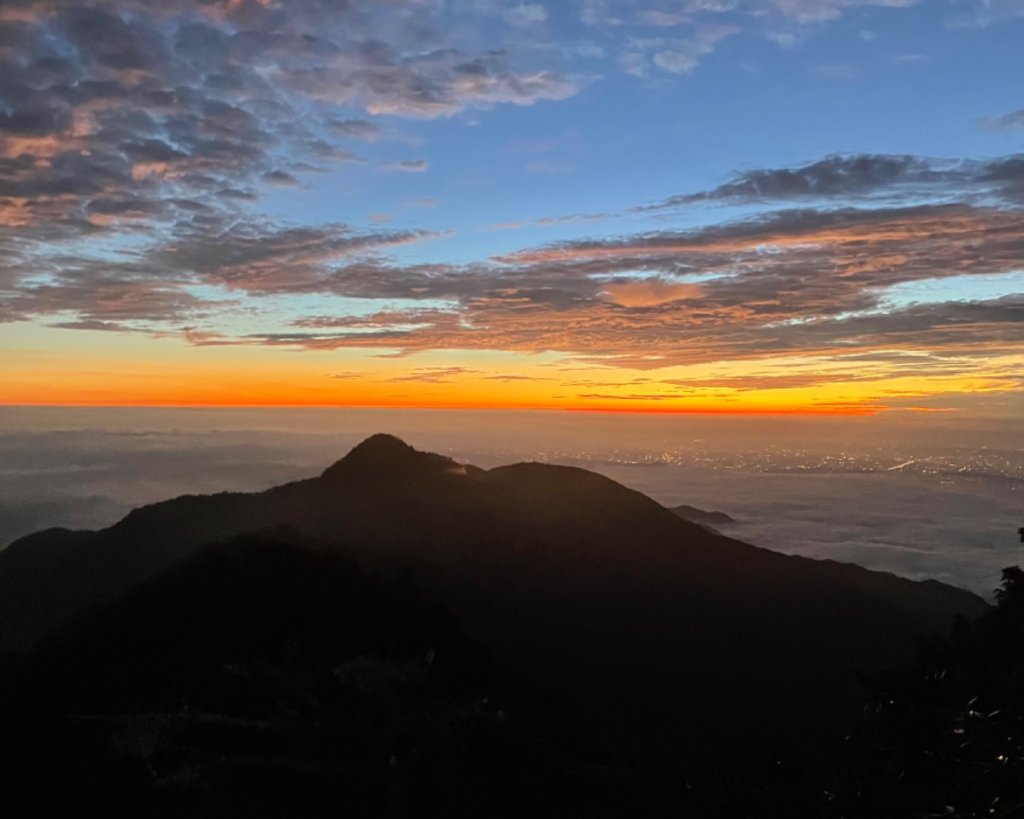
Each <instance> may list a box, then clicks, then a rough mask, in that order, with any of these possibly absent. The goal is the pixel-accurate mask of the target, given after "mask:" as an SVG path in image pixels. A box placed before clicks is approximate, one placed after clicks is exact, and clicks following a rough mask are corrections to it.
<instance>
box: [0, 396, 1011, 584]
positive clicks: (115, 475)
mask: <svg viewBox="0 0 1024 819" xmlns="http://www.w3.org/2000/svg"><path fill="white" fill-rule="evenodd" d="M843 423H845V424H846V426H839V425H838V424H843ZM829 424H831V426H830V425H829ZM856 426H857V425H856V423H855V422H852V421H847V422H842V421H836V422H835V423H833V422H814V421H800V420H789V421H784V420H781V419H780V420H777V421H774V422H773V421H770V420H764V419H762V420H759V421H756V422H754V421H751V422H746V421H742V420H730V419H700V418H670V419H660V418H649V417H645V416H636V415H629V416H613V417H609V416H605V415H597V414H579V413H504V412H492V413H487V412H482V413H468V412H466V411H461V412H441V411H430V412H426V411H385V410H273V411H268V410H99V409H97V410H51V409H47V410H27V409H23V410H16V409H13V408H7V409H2V410H0V547H2V546H4V545H6V544H7V543H9V542H11V541H13V540H14V539H16V538H18V537H20V536H22V535H25V534H28V533H30V532H33V531H36V530H39V529H42V528H47V527H50V526H67V527H71V528H96V527H102V526H108V525H110V524H112V523H114V522H115V521H117V520H118V519H119V518H120V517H122V516H123V515H124V514H126V513H127V512H128V511H129V510H130V509H132V508H133V507H135V506H139V505H143V504H146V503H151V502H154V501H157V500H162V499H165V498H169V497H173V496H177V495H181V494H190V493H210V492H219V491H223V490H236V491H255V490H260V489H264V488H267V487H270V486H273V485H275V484H279V483H283V482H286V481H290V480H295V479H299V478H304V477H308V476H310V475H313V474H317V473H318V472H320V471H321V470H323V469H324V468H325V467H327V466H328V465H330V463H332V462H333V461H335V460H337V459H338V458H340V457H342V456H343V455H344V454H345V452H347V451H348V449H349V448H351V447H352V446H353V445H355V444H356V443H358V442H359V441H360V440H361V439H362V438H364V437H366V436H367V435H369V434H371V433H373V432H378V431H387V432H392V433H395V434H398V435H401V436H402V437H404V438H405V439H406V440H408V441H409V442H410V443H412V444H414V445H415V446H417V447H419V448H422V449H431V450H434V451H439V452H443V453H445V454H448V455H451V456H453V457H456V458H458V459H460V460H465V461H470V462H473V463H477V464H479V465H481V466H485V467H490V466H495V465H498V464H500V463H509V462H514V461H520V460H543V461H549V462H554V463H570V464H574V465H580V466H585V467H587V468H590V469H594V470H595V471H599V472H602V473H604V474H606V475H608V476H609V477H612V478H614V479H615V480H617V481H620V482H621V483H623V484H625V485H627V486H630V487H632V488H634V489H638V490H640V491H642V492H644V493H646V494H648V495H650V496H651V497H653V498H655V499H656V500H658V501H660V502H662V503H665V504H667V505H676V504H682V503H687V504H691V505H693V506H697V507H700V508H704V509H708V510H719V511H723V512H726V513H728V514H729V515H731V516H732V517H733V518H735V519H736V521H737V522H736V524H734V525H731V526H728V527H725V528H723V532H724V533H725V534H728V535H730V536H733V537H736V538H739V539H741V540H744V541H747V542H750V543H754V544H756V545H759V546H764V547H767V548H771V549H775V550H778V551H783V552H788V553H793V554H801V555H806V556H809V557H815V558H831V559H835V560H842V561H849V562H854V563H858V564H860V565H862V566H865V567H867V568H871V569H881V570H885V571H891V572H895V573H897V574H901V575H904V576H907V577H911V578H915V579H923V578H936V579H939V580H943V581H946V582H950V583H955V584H957V585H961V586H964V587H967V588H970V589H972V590H975V591H977V592H979V593H982V594H986V595H988V594H990V593H991V591H992V589H994V588H995V586H996V585H997V584H998V581H999V573H1000V570H1001V569H1002V568H1004V567H1005V566H1008V565H1013V564H1016V563H1018V562H1020V558H1021V554H1022V551H1021V546H1020V544H1019V543H1018V541H1017V536H1016V529H1017V527H1018V526H1022V525H1024V481H1022V480H1020V479H1019V478H1014V477H1012V476H1005V475H998V474H982V475H978V474H962V475H961V474H955V473H953V474H916V473H908V472H903V471H886V470H884V469H883V470H879V471H861V472H857V471H852V472H847V471H835V470H834V469H832V468H830V467H829V468H826V467H822V466H820V463H821V459H820V453H823V452H829V451H832V452H833V454H834V452H835V451H839V450H844V449H845V448H848V447H856V446H863V445H864V443H865V440H864V438H863V430H864V429H868V428H865V427H863V426H861V427H860V431H857V430H856V429H854V428H855V427H856ZM842 431H845V432H844V434H843V435H840V434H839V433H840V432H842ZM869 432H870V429H869ZM876 432H879V433H880V432H882V430H876ZM890 437H892V439H893V440H899V441H901V442H903V443H902V445H903V446H907V444H906V438H907V435H906V433H905V431H904V432H903V433H900V432H899V431H898V430H897V431H896V432H895V433H893V436H890ZM927 438H928V436H924V439H927ZM883 439H885V436H884V435H881V434H879V435H876V436H875V439H873V440H875V442H876V444H877V441H880V440H883ZM885 440H888V439H885ZM963 442H964V443H965V446H968V447H975V446H984V444H979V443H978V441H977V440H973V439H971V437H970V436H969V435H964V436H963ZM883 445H891V446H895V444H894V443H892V444H884V440H883V444H880V445H878V446H883ZM922 446H924V444H920V443H919V444H918V445H917V447H918V449H917V450H915V451H920V449H921V447H922ZM779 447H784V448H785V447H788V449H786V451H787V452H790V453H796V455H791V456H790V457H791V458H796V460H797V463H798V464H800V463H803V464H804V467H805V468H804V467H802V468H801V469H800V470H797V471H786V470H783V471H772V470H771V467H770V465H769V467H765V466H764V464H763V462H761V461H759V460H758V459H757V457H750V458H748V457H747V456H748V454H749V455H751V456H757V455H758V454H759V453H762V452H763V451H765V450H766V449H767V448H774V449H776V450H777V449H778V448H779ZM693 453H700V457H684V456H688V455H692V454H693ZM801 458H802V459H803V461H801V460H800V459H801Z"/></svg>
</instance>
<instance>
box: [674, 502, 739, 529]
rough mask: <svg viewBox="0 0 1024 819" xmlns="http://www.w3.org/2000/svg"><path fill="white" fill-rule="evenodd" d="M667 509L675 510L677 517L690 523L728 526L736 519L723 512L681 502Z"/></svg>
mask: <svg viewBox="0 0 1024 819" xmlns="http://www.w3.org/2000/svg"><path fill="white" fill-rule="evenodd" d="M669 511H671V512H675V513H676V514H677V515H679V517H681V518H684V519H685V520H688V521H690V522H692V523H700V524H701V525H704V526H728V525H729V524H730V523H735V522H736V521H735V520H734V519H733V518H731V517H729V516H728V515H727V514H725V512H706V511H704V510H703V509H698V508H697V507H696V506H689V505H687V504H685V503H684V504H682V505H681V506H670V507H669Z"/></svg>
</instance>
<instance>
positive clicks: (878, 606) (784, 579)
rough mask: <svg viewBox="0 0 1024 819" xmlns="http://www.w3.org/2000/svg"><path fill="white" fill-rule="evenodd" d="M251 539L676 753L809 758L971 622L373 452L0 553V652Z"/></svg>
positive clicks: (862, 585)
mask: <svg viewBox="0 0 1024 819" xmlns="http://www.w3.org/2000/svg"><path fill="white" fill-rule="evenodd" d="M269 530H274V531H286V532H288V533H290V534H289V535H288V538H289V539H292V540H294V539H296V538H297V539H299V540H303V539H313V540H315V541H316V542H318V543H321V544H326V546H327V547H328V548H329V549H331V550H333V551H335V552H337V553H339V554H342V555H344V556H346V557H347V558H350V559H352V560H354V561H356V562H357V563H358V564H359V565H360V566H362V567H363V569H364V570H365V571H368V572H371V573H375V574H379V575H381V576H385V577H409V578H413V579H414V581H415V582H416V584H417V585H419V586H420V587H422V588H423V589H424V591H425V593H426V594H428V595H430V596H432V597H433V598H436V599H438V600H440V601H442V602H443V603H444V604H445V605H446V606H447V607H448V608H449V609H450V610H451V611H452V612H453V614H454V615H455V616H456V617H457V618H458V619H459V620H460V621H461V622H462V623H463V625H464V627H465V629H466V631H467V632H468V634H469V635H470V637H471V638H472V639H474V640H479V641H481V642H482V643H484V644H486V645H487V646H489V647H490V649H491V650H492V651H493V654H494V658H495V661H496V663H498V665H499V666H500V667H502V668H506V669H512V670H513V671H514V673H515V675H516V677H517V679H521V680H522V681H524V684H529V685H537V686H542V687H546V688H550V689H552V690H554V689H557V690H563V691H567V692H572V694H573V696H576V695H578V696H579V698H580V699H579V702H580V703H584V702H585V703H586V704H587V706H586V707H588V708H592V709H600V711H601V713H602V714H604V715H605V717H604V721H605V722H607V724H608V726H609V728H608V730H609V731H620V732H622V733H623V734H628V733H631V732H632V733H633V734H644V735H645V736H649V735H650V734H651V733H652V732H660V733H662V734H664V735H665V736H666V737H672V738H673V741H674V742H675V743H676V745H678V746H680V747H681V746H685V745H687V743H690V742H692V743H700V742H703V741H704V740H705V739H706V738H707V737H708V736H710V735H711V734H712V733H714V734H715V736H717V737H718V738H719V740H720V741H722V742H725V741H726V738H727V737H729V736H733V737H735V738H736V739H737V740H738V741H744V742H747V741H752V740H751V737H752V735H753V734H763V735H764V736H765V737H775V736H791V737H795V738H796V740H795V741H800V742H803V741H811V740H812V739H813V737H814V736H816V735H817V734H819V733H823V732H827V731H829V730H831V729H832V728H833V727H835V726H836V725H837V724H838V723H839V722H841V720H842V719H843V717H844V715H845V714H848V713H851V712H852V711H853V710H854V709H855V707H856V703H857V698H856V692H855V681H856V673H857V672H861V673H864V674H871V673H873V672H874V671H876V670H877V669H879V668H882V667H885V666H887V665H890V664H893V663H896V662H899V661H901V660H903V659H905V658H907V657H908V656H909V655H910V653H911V652H912V651H913V648H914V646H915V644H916V641H917V640H918V638H919V636H920V635H922V634H927V633H933V632H940V631H945V630H946V629H947V628H948V627H949V625H950V624H951V623H952V621H953V619H954V618H955V617H956V616H960V615H962V616H966V617H974V616H976V615H978V614H979V613H981V612H982V611H984V610H985V609H986V608H987V607H986V604H985V603H984V602H983V601H982V600H981V599H980V598H978V597H976V596H975V595H972V594H970V593H968V592H965V591H962V590H960V589H956V588H953V587H950V586H947V585H943V584H941V583H937V582H934V581H926V582H912V581H909V580H906V579H902V578H898V577H895V576H893V575H888V574H884V573H880V572H871V571H867V570H865V569H862V568H860V567H857V566H853V565H847V564H841V563H837V562H833V561H816V560H809V559H805V558H801V557H794V556H786V555H782V554H778V553H775V552H771V551H768V550H765V549H759V548H756V547H754V546H750V545H748V544H745V543H741V542H739V541H736V540H733V539H731V538H728V537H724V536H722V535H719V534H717V533H714V532H711V531H708V530H707V529H705V528H703V527H702V526H700V525H697V524H695V523H692V522H690V521H687V520H685V519H683V518H681V517H680V516H679V515H678V514H676V513H674V512H672V511H670V510H668V509H666V508H664V507H663V506H661V505H660V504H658V503H656V502H655V501H653V500H651V499H650V498H648V497H646V496H644V495H642V494H640V493H639V492H635V491H632V490H630V489H628V488H626V487H624V486H622V485H620V484H618V483H616V482H614V481H612V480H610V479H608V478H605V477H603V476H600V475H597V474H594V473H591V472H587V471H585V470H582V469H576V468H570V467H562V466H552V465H545V464H537V463H523V464H516V465H513V466H504V467H498V468H495V469H490V470H483V469H479V468H477V467H474V466H469V465H464V464H459V463H457V462H455V461H453V460H451V459H449V458H445V457H443V456H440V455H436V454H429V453H423V452H419V451H417V450H415V449H413V448H412V447H410V446H408V445H407V444H405V443H404V442H402V441H400V440H398V439H397V438H394V437H392V436H387V435H375V436H373V437H371V438H369V439H367V440H366V441H364V442H363V443H361V444H359V445H358V446H357V447H355V448H354V449H353V450H352V451H351V452H349V453H348V455H346V456H345V457H344V458H342V459H341V460H340V461H338V462H337V463H335V464H334V465H333V466H331V467H330V468H328V469H327V470H326V471H324V472H323V474H321V475H320V476H318V477H314V478H310V479H307V480H303V481H298V482H295V483H290V484H285V485H283V486H278V487H275V488H273V489H269V490H267V491H265V492H259V493H221V494H217V495H206V496H184V497H179V498H176V499H174V500H169V501H166V502H163V503H157V504H153V505H151V506H146V507H142V508H140V509H136V510H134V511H133V512H131V513H130V514H129V515H127V516H126V517H125V518H124V519H123V520H121V521H120V522H118V523H117V524H115V525H114V526H111V527H110V528H108V529H103V530H100V531H96V532H71V531H67V530H48V531H44V532H40V533H37V534H35V535H31V536H29V537H26V538H23V539H21V540H19V541H17V542H15V543H13V544H12V545H11V546H10V547H8V548H7V549H6V550H5V551H3V552H0V634H2V635H3V639H4V640H5V641H6V642H7V643H8V644H9V645H12V646H15V647H21V648H25V647H27V646H30V645H31V644H33V643H34V642H36V641H38V640H39V638H41V637H43V636H44V635H48V634H52V633H53V632H54V631H56V630H59V629H60V628H62V627H66V626H67V625H68V624H69V623H71V622H73V621H74V620H75V618H76V617H78V616H80V615H81V613H82V612H83V611H85V610H88V609H89V608H91V607H95V606H96V605H97V604H100V603H105V602H108V601H112V600H114V599H116V598H117V597H118V596H119V595H122V594H124V593H125V592H126V591H127V590H128V589H130V588H132V587H133V586H134V585H136V584H138V583H139V582H141V581H144V580H146V579H148V578H151V577H153V576H154V575H156V574H157V573H159V572H161V571H162V570H166V569H169V568H171V567H173V566H174V565H176V564H178V563H180V562H181V561H182V560H184V559H186V558H188V557H189V556H191V555H194V554H195V553H196V552H197V551H198V550H199V549H200V547H202V546H204V545H205V544H209V543H213V542H217V541H222V540H225V539H228V538H232V537H235V536H238V535H239V534H242V533H246V532H265V531H269ZM282 582H287V579H286V578H282ZM740 738H742V740H741V739H740Z"/></svg>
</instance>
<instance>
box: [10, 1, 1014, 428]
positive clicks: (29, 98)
mask: <svg viewBox="0 0 1024 819" xmlns="http://www.w3.org/2000/svg"><path fill="white" fill-rule="evenodd" d="M1021 42H1024V1H1022V0H917V1H916V2H915V0H672V1H670V0H651V1H650V2H647V1H646V0H559V2H551V1H550V0H549V2H498V0H376V2H369V1H368V0H293V2H283V0H280V1H279V0H198V1H197V2H185V0H160V2H154V1H151V0H113V1H112V2H111V1H109V0H108V1H105V2H102V3H100V2H85V1H84V0H79V1H78V2H72V1H71V0H0V403H3V404H27V405H38V404H55V405H175V406H177V405H214V406H216V405H228V406H231V405H325V406H376V407H504V408H517V407H523V408H525V407H530V408H568V409H602V410H651V411H659V412H722V413H752V412H785V413H823V414H832V413H839V414H871V413H878V414H901V413H912V412H922V411H930V412H947V413H951V414H954V415H959V416H969V417H1003V418H1012V417H1014V416H1015V415H1016V416H1018V417H1019V414H1020V413H1022V412H1024V93H1022V91H1021V84H1020V78H1021V77H1022V76H1024V49H1022V48H1021V47H1020V44H1021Z"/></svg>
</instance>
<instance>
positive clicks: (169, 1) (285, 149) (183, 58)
mask: <svg viewBox="0 0 1024 819" xmlns="http://www.w3.org/2000/svg"><path fill="white" fill-rule="evenodd" d="M523 9H524V10H525V11H524V13H525V14H526V15H527V16H528V17H529V16H531V15H532V16H534V17H536V16H537V12H536V9H534V8H533V6H524V7H523ZM516 63H517V60H516V59H515V58H514V56H513V55H510V54H508V53H505V52H502V51H498V50H494V49H489V48H486V47H483V46H481V47H480V48H478V49H477V50H473V49H469V50H466V49H460V48H457V47H455V45H454V44H453V43H452V42H451V40H450V35H449V33H448V27H447V26H445V25H444V24H443V10H442V9H441V8H440V6H439V5H437V4H433V3H423V2H419V1H418V0H391V2H389V3H387V4H379V3H374V2H370V1H369V0H350V1H349V2H345V3H336V2H331V1H330V0H309V1H308V2H303V3H278V2H266V3H264V2H235V0H208V1H207V2H203V3H194V2H188V1H187V0H166V2H156V0H115V1H114V2H109V3H98V2H91V0H78V1H77V2H72V1H71V0H45V1H44V0H9V2H6V3H4V4H3V6H2V8H0V99H2V101H3V102H2V104H0V225H2V227H0V248H13V249H14V250H15V252H14V255H13V256H8V257H7V259H6V261H5V262H4V263H3V264H4V266H5V267H6V268H7V271H6V272H4V273H3V274H2V278H0V283H2V282H3V281H7V280H9V279H11V278H21V277H24V276H26V275H28V271H29V270H32V272H33V273H35V272H36V271H38V269H39V267H40V266H41V267H42V268H43V269H49V268H52V267H53V265H52V264H51V263H49V262H46V261H43V264H42V265H40V264H39V261H40V258H41V257H43V258H44V259H45V257H46V256H47V255H48V254H50V255H53V256H59V255H62V254H67V255H69V256H71V255H77V254H80V253H82V252H83V251H82V250H81V247H82V246H83V245H84V244H85V243H88V242H90V241H92V240H94V239H95V238H96V237H98V236H100V235H109V236H115V235H116V236H119V237H121V238H122V239H126V238H127V237H130V236H132V235H134V236H135V237H137V238H138V240H139V241H141V240H143V239H146V240H153V239H155V240H156V242H157V243H158V244H159V243H160V242H161V240H166V239H173V240H174V241H178V240H179V239H180V238H181V234H182V227H181V226H182V224H186V223H187V230H186V231H185V232H186V233H187V234H188V236H189V241H194V240H195V241H198V238H197V237H198V234H201V233H202V232H203V226H204V224H205V225H206V226H207V227H208V228H209V233H208V235H207V240H209V239H210V238H212V237H215V236H217V235H218V231H220V230H221V229H222V227H223V225H224V224H226V223H231V222H234V221H242V222H244V221H246V219H249V218H250V216H249V213H250V211H249V208H250V207H251V206H252V204H253V203H254V202H255V201H257V199H258V196H259V193H260V191H261V190H263V189H264V188H265V187H266V186H267V185H285V186H297V185H301V184H303V177H304V176H305V175H307V174H309V173H313V172H316V171H318V170H321V169H322V168H323V165H324V163H335V162H348V161H354V160H355V159H356V158H357V157H355V155H354V154H353V153H352V152H351V151H350V149H349V148H348V147H347V143H350V142H351V141H353V140H362V141H367V140H373V139H377V138H379V137H380V136H381V135H382V134H383V133H384V129H383V128H382V126H381V125H380V123H379V122H378V121H377V120H376V116H375V115H378V114H387V115H390V116H410V117H417V118H423V117H428V118H432V117H444V116H451V115H453V114H456V113H458V112H460V111H463V110H466V109H469V108H487V107H493V106H496V105H501V104H514V105H531V104H533V103H535V102H539V101H541V100H557V99H564V98H566V97H569V96H572V95H573V94H574V93H576V90H577V87H578V84H577V82H576V81H574V80H572V79H571V78H567V77H564V76H562V75H560V74H558V73H557V72H555V71H553V70H551V69H550V68H545V67H543V66H537V65H530V66H527V67H525V68H523V67H519V66H517V65H516ZM425 168H426V162H425V160H413V161H410V162H407V163H404V169H406V170H412V171H416V170H422V169H425ZM204 220H205V221H204ZM208 244H209V241H207V245H208ZM115 266H116V265H115ZM11 270H13V271H15V272H11ZM0 315H2V316H3V317H4V318H9V317H10V315H11V313H10V308H7V309H5V310H4V312H3V313H0Z"/></svg>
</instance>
